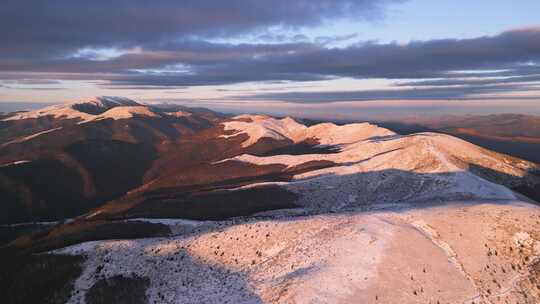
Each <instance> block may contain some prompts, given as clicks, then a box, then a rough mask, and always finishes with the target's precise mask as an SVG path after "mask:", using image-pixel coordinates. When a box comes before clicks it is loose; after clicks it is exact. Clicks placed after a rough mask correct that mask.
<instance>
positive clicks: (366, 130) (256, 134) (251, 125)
mask: <svg viewBox="0 0 540 304" xmlns="http://www.w3.org/2000/svg"><path fill="white" fill-rule="evenodd" d="M223 125H224V129H225V131H235V133H233V134H232V135H223V136H222V137H223V138H229V137H234V136H237V135H240V134H247V135H248V136H249V138H248V139H247V140H246V141H244V142H243V143H242V146H243V147H248V146H251V145H253V144H255V143H256V142H257V141H259V140H260V139H261V138H264V137H267V138H273V139H276V140H290V141H292V142H294V143H298V142H302V141H305V140H308V139H315V140H318V141H319V143H320V144H322V145H337V144H345V143H352V142H356V141H359V140H362V139H367V138H369V137H373V136H391V135H396V134H395V133H394V132H392V131H390V130H387V129H384V128H380V127H377V126H375V125H372V124H369V123H360V124H349V125H344V126H337V125H335V124H333V123H322V124H318V125H315V126H311V127H306V126H304V125H302V124H300V123H298V122H296V121H295V120H294V119H292V118H290V117H285V118H283V119H276V118H273V117H270V116H266V115H240V116H236V117H234V118H233V120H232V121H227V122H224V123H223Z"/></svg>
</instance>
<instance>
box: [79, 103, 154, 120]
mask: <svg viewBox="0 0 540 304" xmlns="http://www.w3.org/2000/svg"><path fill="white" fill-rule="evenodd" d="M134 116H146V117H159V115H157V114H156V113H154V112H152V111H151V110H150V109H149V108H148V107H145V106H122V107H115V108H112V109H110V110H108V111H106V112H105V113H103V114H99V115H95V116H93V117H91V118H88V119H84V120H83V121H81V122H79V123H86V122H91V121H97V120H102V119H114V120H119V119H129V118H132V117H134Z"/></svg>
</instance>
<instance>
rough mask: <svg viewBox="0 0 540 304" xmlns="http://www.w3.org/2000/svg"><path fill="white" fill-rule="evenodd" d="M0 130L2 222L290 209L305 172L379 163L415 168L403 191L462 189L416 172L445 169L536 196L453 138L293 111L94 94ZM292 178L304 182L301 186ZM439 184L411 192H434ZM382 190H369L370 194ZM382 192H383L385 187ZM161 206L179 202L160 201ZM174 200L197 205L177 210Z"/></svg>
mask: <svg viewBox="0 0 540 304" xmlns="http://www.w3.org/2000/svg"><path fill="white" fill-rule="evenodd" d="M0 126H1V128H0V139H1V141H0V151H1V154H0V181H1V183H0V189H1V191H2V193H3V195H4V196H5V197H9V198H10V199H9V200H8V202H9V203H8V205H7V208H8V210H9V212H7V213H4V214H5V217H4V218H3V219H1V220H2V221H4V222H6V221H11V222H17V221H30V220H53V219H57V218H61V217H65V216H75V215H78V214H81V213H83V212H86V211H89V210H90V209H93V208H96V207H98V209H97V210H96V211H94V212H93V213H92V214H93V215H92V217H96V216H97V217H100V218H102V217H106V218H107V217H134V216H147V215H148V216H150V215H151V216H160V214H161V213H163V215H164V214H166V213H172V214H176V215H177V216H180V217H185V216H187V217H193V218H197V219H204V218H205V217H207V216H208V217H211V218H224V217H227V216H234V215H247V214H249V213H251V212H256V211H259V210H269V209H274V208H278V205H279V206H298V205H299V202H301V201H302V198H298V197H297V196H298V195H299V193H300V192H302V191H307V190H306V189H310V188H309V187H313V186H309V185H311V183H312V182H311V180H313V181H315V180H319V179H320V178H319V179H314V177H316V176H319V175H321V178H323V179H324V178H325V177H324V176H326V175H337V176H341V175H343V173H340V172H347V174H346V175H345V176H351V178H352V180H355V179H356V178H357V177H356V175H355V174H359V175H362V174H363V173H364V172H369V173H370V174H372V172H374V171H384V170H390V171H388V172H392V173H391V174H390V176H391V179H390V180H392V179H393V178H396V181H397V180H401V179H402V178H405V176H402V173H399V172H401V171H403V172H415V173H414V174H416V173H417V174H419V175H418V176H415V175H413V176H410V177H408V178H405V179H403V182H405V184H409V183H412V184H410V185H409V186H407V187H408V188H409V189H415V187H416V186H414V184H415V183H416V181H415V180H417V179H418V182H420V183H421V184H423V185H427V184H426V183H432V184H433V185H437V184H438V185H446V186H448V185H450V184H452V185H454V183H455V182H454V181H453V180H456V182H458V184H459V182H461V181H459V178H454V177H453V178H452V179H448V178H444V180H443V179H441V178H442V177H437V178H435V179H433V178H431V177H428V175H425V174H432V173H436V174H442V175H444V174H452V176H454V173H452V172H456V174H458V175H459V174H462V173H460V172H463V174H464V175H463V174H462V175H463V176H462V177H460V178H462V179H467V178H469V177H467V176H470V177H474V178H476V176H479V177H480V178H482V179H484V178H485V179H487V180H490V181H492V182H496V183H500V184H503V185H504V186H506V187H508V188H510V189H520V191H522V192H523V193H524V194H526V195H529V196H532V198H533V199H538V193H536V192H535V191H537V190H535V189H536V188H535V186H534V185H536V183H537V182H538V177H536V175H535V174H533V173H531V172H536V170H537V165H535V164H533V163H529V162H525V161H522V160H519V159H515V158H512V157H509V156H504V155H499V154H496V153H493V152H490V151H487V150H483V149H481V148H479V147H476V146H474V145H471V144H468V143H466V142H463V141H460V140H458V139H456V138H454V137H450V136H443V135H439V134H435V133H420V134H412V135H410V136H400V135H398V134H396V133H394V132H392V131H390V130H388V129H384V128H381V127H378V126H376V125H373V124H368V123H356V124H347V125H342V126H338V125H335V124H332V123H320V124H315V125H312V126H309V127H307V126H305V125H303V124H301V123H299V122H297V121H295V120H294V119H292V118H290V117H286V118H283V119H276V118H273V117H270V116H264V115H239V116H236V117H233V118H228V117H225V116H223V115H219V114H218V113H215V112H212V111H207V110H202V109H196V110H191V109H190V108H186V107H180V106H178V107H177V106H171V105H168V106H159V107H157V106H151V105H142V104H140V103H137V102H135V101H133V100H129V99H126V98H120V97H97V98H93V99H88V100H83V101H76V102H72V103H67V104H63V105H56V106H51V107H47V108H44V109H41V110H35V111H30V112H23V113H17V114H15V115H13V116H10V117H8V118H5V119H4V120H2V121H1V122H0ZM280 151H282V152H280ZM295 151H296V152H295ZM276 153H278V155H276ZM279 153H285V154H284V155H279ZM287 154H288V155H289V156H287ZM29 172H39V174H30V173H29ZM422 174H424V175H422ZM471 174H472V175H471ZM442 175H441V176H442ZM303 176H305V179H306V182H302V183H299V182H296V183H291V184H290V185H285V186H283V185H282V184H279V183H278V184H276V185H272V184H267V186H265V187H270V188H271V189H278V190H277V191H283V190H286V191H287V192H290V193H291V194H293V196H295V197H297V198H296V199H293V200H291V201H290V202H289V203H286V204H278V205H276V206H274V205H273V204H269V203H268V202H266V201H264V200H263V201H261V202H254V203H253V205H251V207H247V208H246V206H247V205H246V206H244V207H238V206H235V207H231V208H230V210H222V211H220V212H215V210H216V209H215V208H207V207H206V206H205V205H204V203H194V202H196V201H198V200H203V201H206V202H208V204H214V203H210V202H209V201H208V200H213V199H212V198H211V197H212V195H213V194H212V193H213V192H212V191H215V190H217V189H224V188H229V189H233V188H235V187H242V186H244V185H249V184H253V185H256V184H257V183H260V182H272V181H289V180H296V179H299V178H300V179H304V177H303ZM398 176H402V177H398ZM336 178H338V177H336ZM336 178H333V179H336ZM338 179H339V180H341V179H345V180H346V178H345V177H339V178H338ZM426 179H427V180H429V182H426ZM365 182H367V183H368V184H369V183H370V182H369V181H365ZM471 183H473V184H474V182H472V181H471ZM458 184H455V185H456V187H457V185H458ZM466 184H467V183H465V184H463V186H466ZM480 184H481V183H480ZM62 185H66V186H68V187H67V189H65V187H63V186H62ZM296 185H302V187H308V188H306V189H303V188H302V189H303V190H299V189H296V188H295V187H296ZM486 185H488V184H486ZM446 186H444V187H446ZM299 187H300V186H299ZM407 187H406V188H407ZM444 187H443V188H444ZM448 187H450V186H448ZM489 187H491V186H489ZM489 187H488V188H489ZM443 188H437V189H439V190H437V191H435V190H434V189H435V188H434V189H432V190H429V188H426V189H428V190H425V189H424V190H420V189H417V190H415V191H420V192H422V191H428V192H429V191H432V192H433V193H434V194H435V193H437V194H440V193H441V192H440V191H443V190H442V189H443ZM382 189H384V188H382ZM265 191H274V190H265ZM309 191H310V192H311V193H316V192H317V191H316V190H315V189H311V190H309ZM380 191H382V190H377V191H374V190H373V191H371V193H370V195H373V194H374V193H375V194H376V195H379V194H377V193H379V192H380ZM444 191H445V190H444ZM456 191H458V192H459V193H461V194H459V195H465V196H467V195H472V196H475V195H479V196H480V197H481V196H482V195H483V194H479V192H478V191H477V192H478V193H476V192H475V191H473V190H471V191H472V192H467V191H465V190H464V189H458V190H456ZM490 191H491V190H490ZM338 192H340V193H347V192H351V190H345V189H342V190H340V191H338ZM406 192H407V191H406ZM458 192H456V195H457V193H458ZM503 192H504V191H503ZM503 192H500V193H503ZM350 195H351V197H362V196H365V193H362V192H358V191H356V190H355V191H352V192H351V193H350ZM380 195H386V194H384V191H383V192H380ZM411 195H412V192H411ZM448 195H450V194H448ZM452 195H454V194H452ZM501 195H502V194H501ZM248 196H249V195H248ZM300 196H301V195H300ZM428 196H429V195H428ZM503 196H504V197H507V195H506V194H504V195H503ZM291 197H292V196H291ZM388 197H392V195H388ZM322 199H323V198H321V200H322ZM384 200H385V199H383V201H384ZM389 200H390V199H388V200H387V201H389ZM400 200H403V199H400ZM164 201H170V202H177V203H174V204H166V205H164V204H163V202H164ZM103 204H105V205H104V206H103V207H100V206H101V205H103ZM183 204H189V205H190V206H191V205H193V204H194V205H195V207H190V208H187V209H186V207H185V206H184V205H183ZM248 205H249V204H248ZM300 205H301V204H300ZM334 207H335V206H334ZM237 208H240V209H238V210H237ZM188 209H189V210H188ZM194 210H199V211H196V212H195V211H194Z"/></svg>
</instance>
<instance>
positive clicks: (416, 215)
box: [56, 202, 540, 303]
mask: <svg viewBox="0 0 540 304" xmlns="http://www.w3.org/2000/svg"><path fill="white" fill-rule="evenodd" d="M538 220H540V210H539V208H538V207H537V206H533V205H529V204H525V203H519V202H505V203H496V204H495V203H479V202H468V203H460V202H453V203H449V204H446V205H439V206H430V207H426V206H411V207H410V208H408V209H400V210H396V211H395V212H394V211H389V210H380V211H376V212H351V213H342V214H334V215H328V214H327V215H311V216H310V215H307V216H297V217H290V216H278V217H274V218H266V219H235V220H230V221H223V222H208V223H207V225H206V226H204V228H203V227H201V228H200V229H198V230H197V229H195V230H192V231H191V232H190V233H181V234H180V235H177V236H172V237H167V238H149V239H138V240H116V241H97V242H89V243H83V244H79V245H75V246H71V247H67V248H65V249H61V250H58V251H56V253H62V254H83V255H86V256H87V257H88V259H87V261H86V263H85V265H84V271H83V274H82V275H81V277H80V278H79V279H77V280H76V282H75V289H76V292H74V293H72V294H73V295H72V298H71V299H70V301H69V302H68V303H84V294H85V292H86V290H88V289H89V288H90V287H91V286H92V285H93V284H94V283H95V282H96V280H98V279H99V278H101V277H112V276H115V275H124V276H128V277H130V276H134V275H137V276H146V277H148V278H150V282H151V283H150V287H149V289H148V290H147V296H148V298H149V299H148V300H149V301H148V303H154V302H158V303H429V302H431V303H437V302H439V303H472V301H474V302H475V303H505V301H509V302H511V303H516V302H522V301H523V300H525V298H524V293H525V292H526V293H527V295H528V299H529V300H532V301H533V302H534V299H540V298H533V296H534V292H535V291H534V288H536V287H534V285H531V284H530V283H529V279H528V277H529V276H531V275H532V274H531V273H532V271H533V270H532V268H529V267H533V265H534V263H536V261H538V254H540V252H537V251H536V250H535V248H540V247H538V246H540V235H539V233H538V231H537V224H536V221H538ZM516 242H517V243H519V246H520V247H519V248H521V250H517V248H518V247H517V245H516V244H517V243H516ZM525 257H526V258H525ZM516 265H519V268H518V266H516ZM98 269H99V271H98ZM527 284H529V285H527ZM529 288H530V290H529ZM531 303H532V302H531Z"/></svg>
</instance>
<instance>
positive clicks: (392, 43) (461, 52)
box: [0, 0, 540, 117]
mask: <svg viewBox="0 0 540 304" xmlns="http://www.w3.org/2000/svg"><path fill="white" fill-rule="evenodd" d="M539 12H540V1H538V0H520V1H507V0H492V1H487V0H486V1H484V0H479V1H465V0H437V1H433V0H409V1H407V0H358V1H344V0H292V1H291V0H273V1H254V0H228V1H221V0H181V1H173V0H154V1H146V0H120V1H108V0H107V1H105V0H93V1H86V0H85V1H82V0H81V1H78V0H48V1H36V0H32V1H29V0H4V1H3V2H2V6H1V8H0V41H1V43H0V103H5V104H7V103H9V102H50V103H58V102H63V101H69V100H73V99H78V98H86V97H92V96H96V95H120V96H126V97H131V98H134V99H136V100H139V101H144V102H178V103H184V104H191V105H202V106H210V107H212V108H216V109H219V110H224V111H227V110H230V111H263V112H269V113H276V114H280V113H290V114H296V115H298V114H302V113H334V115H336V116H339V115H342V116H343V117H346V116H347V114H351V113H356V114H358V113H371V112H370V111H375V112H376V113H377V115H382V114H385V113H390V112H392V113H412V114H414V113H431V114H437V113H447V112H456V113H467V112H471V113H472V112H475V113H476V112H485V113H490V112H510V111H514V112H525V113H532V112H538V113H537V114H540V14H539ZM355 111H356V112H355ZM422 111H424V112H422ZM356 114H355V115H356ZM351 115H352V114H351Z"/></svg>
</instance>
